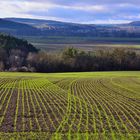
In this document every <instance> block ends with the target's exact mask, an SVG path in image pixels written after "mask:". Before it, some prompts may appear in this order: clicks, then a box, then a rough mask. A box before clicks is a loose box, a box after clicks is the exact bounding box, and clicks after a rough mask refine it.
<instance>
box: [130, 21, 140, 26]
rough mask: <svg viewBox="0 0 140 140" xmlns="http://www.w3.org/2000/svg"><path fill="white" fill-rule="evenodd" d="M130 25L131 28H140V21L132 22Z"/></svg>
mask: <svg viewBox="0 0 140 140" xmlns="http://www.w3.org/2000/svg"><path fill="white" fill-rule="evenodd" d="M129 25H131V26H140V21H134V22H131V23H130V24H129Z"/></svg>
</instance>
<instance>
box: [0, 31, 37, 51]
mask: <svg viewBox="0 0 140 140" xmlns="http://www.w3.org/2000/svg"><path fill="white" fill-rule="evenodd" d="M0 48H3V49H4V50H6V51H7V52H10V50H12V49H15V50H16V49H18V50H21V51H23V52H26V53H28V52H37V51H38V49H36V48H35V47H34V46H33V45H31V44H29V43H28V42H27V41H25V40H21V39H17V38H15V37H12V36H7V35H3V34H0Z"/></svg>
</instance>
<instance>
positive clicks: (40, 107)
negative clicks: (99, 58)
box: [0, 71, 140, 140]
mask: <svg viewBox="0 0 140 140" xmlns="http://www.w3.org/2000/svg"><path fill="white" fill-rule="evenodd" d="M139 85H140V72H139V71H134V72H132V71H127V72H81V73H49V74H41V73H12V72H11V73H10V72H7V73H6V72H1V73H0V140H9V139H10V140H15V139H17V140H22V139H23V140H25V139H34V140H36V139H41V140H46V139H49V140H67V139H68V140H99V139H100V140H110V139H111V140H139V139H140V124H139V122H140V104H139V103H140V86H139Z"/></svg>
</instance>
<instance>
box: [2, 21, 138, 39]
mask: <svg viewBox="0 0 140 140" xmlns="http://www.w3.org/2000/svg"><path fill="white" fill-rule="evenodd" d="M138 25H139V22H132V23H128V24H118V25H94V24H78V23H67V22H60V21H52V20H38V19H24V18H6V19H1V20H0V32H5V33H8V34H12V35H17V36H45V37H46V36H65V37H66V36H68V37H69V36H77V37H131V38H132V37H134V38H136V37H137V38H138V37H140V26H138Z"/></svg>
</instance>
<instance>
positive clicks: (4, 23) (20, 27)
mask: <svg viewBox="0 0 140 140" xmlns="http://www.w3.org/2000/svg"><path fill="white" fill-rule="evenodd" d="M0 32H4V33H7V34H11V35H38V32H39V30H38V29H37V28H34V27H33V26H30V25H28V24H23V23H18V22H14V21H9V20H6V19H0Z"/></svg>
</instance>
